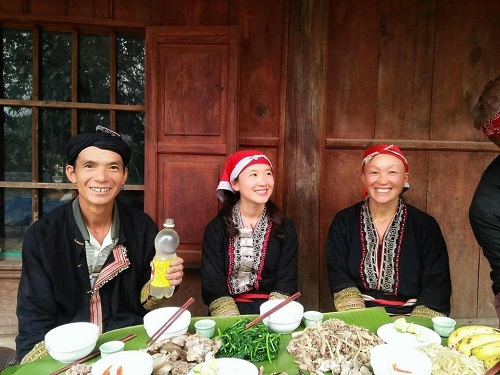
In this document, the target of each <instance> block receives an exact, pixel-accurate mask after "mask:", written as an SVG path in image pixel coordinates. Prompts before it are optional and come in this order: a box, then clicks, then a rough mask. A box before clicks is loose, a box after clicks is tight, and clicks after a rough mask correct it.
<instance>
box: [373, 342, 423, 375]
mask: <svg viewBox="0 0 500 375" xmlns="http://www.w3.org/2000/svg"><path fill="white" fill-rule="evenodd" d="M370 364H371V366H372V369H373V373H374V374H375V375H393V374H404V372H403V371H411V373H412V374H413V375H431V369H432V362H431V359H430V358H429V357H428V356H427V354H424V353H422V352H421V351H420V350H418V349H416V348H412V347H408V346H406V347H405V346H401V345H395V344H382V345H377V346H374V347H373V348H372V349H371V351H370ZM393 366H396V367H397V369H399V370H400V371H397V369H394V368H393ZM401 370H403V371H401Z"/></svg>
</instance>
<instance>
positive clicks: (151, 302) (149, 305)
mask: <svg viewBox="0 0 500 375" xmlns="http://www.w3.org/2000/svg"><path fill="white" fill-rule="evenodd" d="M150 284H151V280H148V282H147V283H146V284H144V286H143V287H142V289H141V297H140V301H141V304H142V306H144V308H145V309H146V310H154V309H157V308H160V307H165V306H166V305H167V304H168V301H169V298H170V297H166V298H160V299H158V298H156V297H153V296H152V295H150V294H149V293H150ZM176 290H177V288H176V289H174V293H175V291H176Z"/></svg>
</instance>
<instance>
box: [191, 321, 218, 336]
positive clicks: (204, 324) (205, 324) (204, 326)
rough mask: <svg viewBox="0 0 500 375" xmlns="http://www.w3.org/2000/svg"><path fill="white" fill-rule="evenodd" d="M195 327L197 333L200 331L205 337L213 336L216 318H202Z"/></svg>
mask: <svg viewBox="0 0 500 375" xmlns="http://www.w3.org/2000/svg"><path fill="white" fill-rule="evenodd" d="M194 329H195V330H196V333H199V334H200V335H202V336H203V337H206V338H208V339H209V338H211V337H212V336H213V335H214V333H215V320H212V319H201V320H198V321H197V322H195V323H194Z"/></svg>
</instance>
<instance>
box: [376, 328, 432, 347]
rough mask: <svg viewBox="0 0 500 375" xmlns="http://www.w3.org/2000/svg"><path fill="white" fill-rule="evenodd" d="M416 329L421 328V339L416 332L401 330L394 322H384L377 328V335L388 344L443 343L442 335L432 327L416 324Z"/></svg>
mask: <svg viewBox="0 0 500 375" xmlns="http://www.w3.org/2000/svg"><path fill="white" fill-rule="evenodd" d="M415 328H416V330H419V331H420V332H421V333H420V334H419V339H417V335H416V334H414V333H408V332H400V331H398V330H397V329H396V328H395V327H394V323H388V324H384V325H383V326H380V327H379V328H378V329H377V336H378V337H380V338H381V339H382V340H384V341H385V342H386V343H387V344H397V345H402V346H410V347H413V348H416V347H419V346H426V345H429V344H441V336H439V335H438V334H437V333H436V332H434V331H433V330H432V329H429V328H427V327H424V326H421V325H419V324H415Z"/></svg>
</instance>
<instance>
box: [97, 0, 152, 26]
mask: <svg viewBox="0 0 500 375" xmlns="http://www.w3.org/2000/svg"><path fill="white" fill-rule="evenodd" d="M110 1H112V12H113V13H112V15H111V17H112V18H116V19H125V20H131V21H141V22H145V23H147V24H150V23H151V16H152V13H151V10H152V2H153V0H110ZM97 2H98V1H97Z"/></svg>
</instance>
